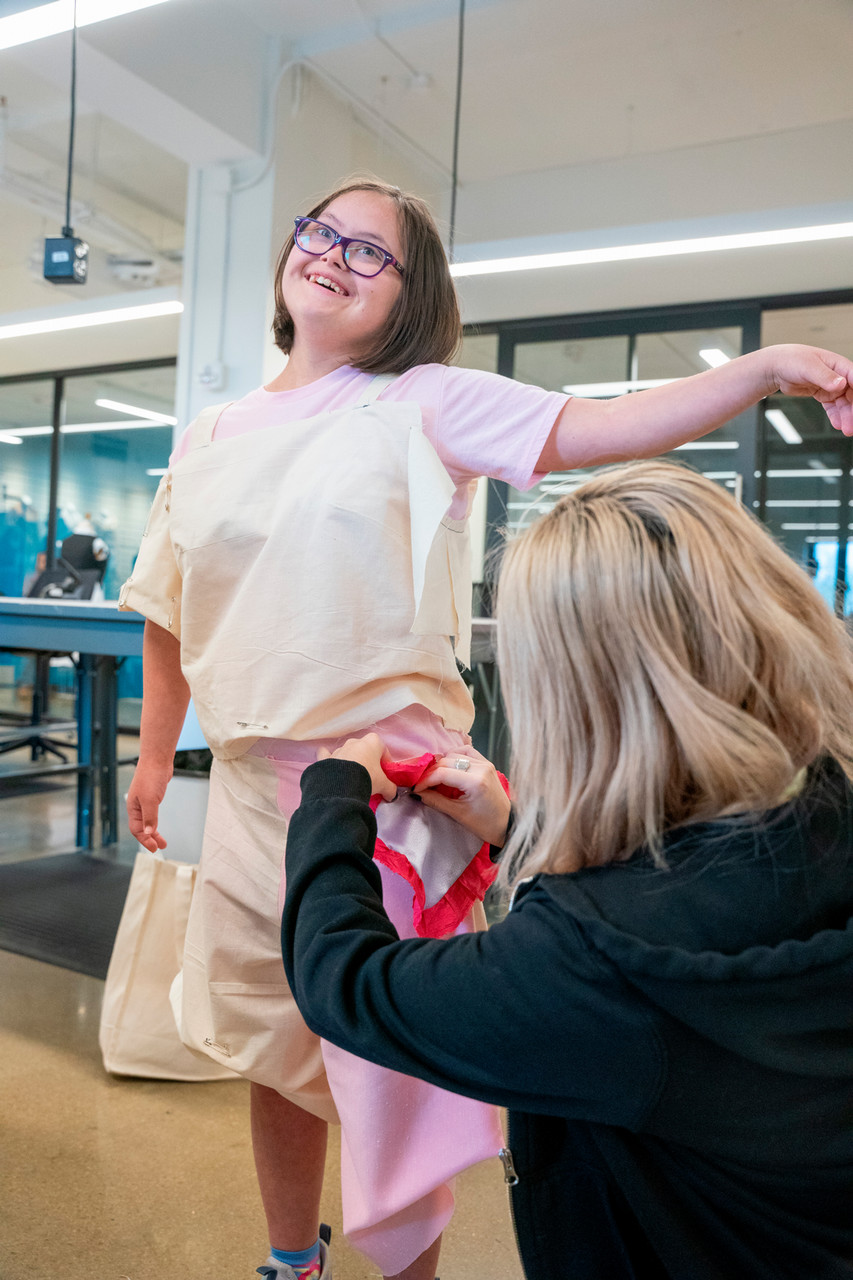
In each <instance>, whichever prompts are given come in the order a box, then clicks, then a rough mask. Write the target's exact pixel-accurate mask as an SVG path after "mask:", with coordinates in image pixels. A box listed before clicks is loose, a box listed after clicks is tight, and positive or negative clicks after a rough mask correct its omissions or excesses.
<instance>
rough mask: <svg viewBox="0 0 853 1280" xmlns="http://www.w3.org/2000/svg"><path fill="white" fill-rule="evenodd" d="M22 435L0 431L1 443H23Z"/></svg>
mask: <svg viewBox="0 0 853 1280" xmlns="http://www.w3.org/2000/svg"><path fill="white" fill-rule="evenodd" d="M23 443H24V442H23V440H22V439H21V437H20V436H13V435H10V434H9V432H8V431H0V444H23Z"/></svg>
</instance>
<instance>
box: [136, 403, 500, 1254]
mask: <svg viewBox="0 0 853 1280" xmlns="http://www.w3.org/2000/svg"><path fill="white" fill-rule="evenodd" d="M386 384H387V379H375V380H374V382H373V383H372V384H371V387H370V388H369V394H368V396H367V397H366V398H365V399H363V400H362V401H361V402H360V403H359V404H358V405H356V406H354V407H353V408H351V409H347V410H342V411H336V412H333V413H326V414H320V415H318V416H316V417H314V418H311V419H307V420H300V421H297V422H292V423H283V424H282V425H281V426H279V427H275V428H268V429H263V430H258V431H256V432H252V433H249V434H246V435H242V436H239V437H233V438H228V439H224V440H221V441H217V440H215V439H214V438H213V432H214V426H215V422H216V419H217V417H218V414H219V412H220V410H218V409H216V410H208V411H205V413H204V414H202V415H201V416H200V418H199V419H197V420H196V423H195V424H193V426H192V427H191V428H190V430H191V431H192V433H193V434H192V438H191V443H190V449H189V452H188V453H187V454H186V455H185V456H184V457H183V458H182V459H181V460H180V461H179V462H178V463H176V465H175V467H174V468H173V469H172V471H171V472H170V473H169V474H168V475H167V476H166V477H164V479H163V482H162V484H161V486H160V489H159V490H158V494H157V497H156V499H155V503H154V507H153V508H152V515H151V519H150V520H149V524H148V527H147V529H146V535H145V537H144V538H143V544H142V548H141V550H140V554H139V558H138V560H137V564H136V566H135V568H134V571H133V575H132V577H131V578H130V579H129V580H128V583H127V584H125V588H124V590H123V593H122V597H121V603H122V605H123V606H124V607H126V608H136V609H138V610H139V611H140V612H142V613H144V614H146V616H147V617H149V618H150V619H151V620H152V621H154V622H156V623H158V625H160V626H163V627H167V628H168V629H170V630H171V631H172V632H173V634H175V635H176V637H179V638H180V641H181V656H182V664H183V668H184V672H185V675H186V677H187V680H188V683H189V685H190V689H191V691H192V695H193V700H194V704H195V706H196V709H197V712H198V716H199V721H200V723H201V726H202V728H203V730H204V732H205V736H206V737H207V739H208V742H209V743H210V746H211V748H212V750H213V752H214V755H215V756H216V760H215V761H214V767H213V770H212V773H211V792H210V805H209V810H208V818H207V823H206V829H205V846H204V851H203V854H202V860H201V865H200V869H199V878H198V883H197V887H196V893H195V895H194V898H193V906H192V912H191V916H190V922H189V926H188V930H187V942H186V948H185V953H184V965H183V971H182V975H181V976H180V977H179V979H178V980H177V982H176V985H175V988H174V989H173V1002H174V1004H175V1008H176V1014H177V1017H178V1020H179V1023H180V1026H181V1032H182V1037H183V1038H184V1040H185V1042H186V1043H187V1044H188V1045H189V1046H190V1047H192V1048H193V1049H194V1050H196V1051H198V1050H201V1051H204V1052H206V1053H208V1054H209V1055H210V1056H211V1057H213V1058H214V1060H216V1061H219V1062H221V1063H223V1064H225V1065H228V1066H229V1067H231V1068H232V1069H235V1070H237V1071H238V1072H240V1073H241V1074H244V1075H246V1076H247V1077H248V1078H250V1079H252V1080H256V1081H258V1082H260V1083H263V1084H267V1085H269V1086H270V1087H272V1088H275V1089H277V1090H278V1091H279V1092H281V1093H282V1094H284V1095H285V1096H288V1097H290V1098H291V1099H292V1100H293V1101H295V1102H297V1103H298V1104H299V1105H300V1106H302V1107H304V1108H305V1109H306V1110H308V1111H311V1112H313V1113H314V1114H317V1115H320V1116H323V1117H324V1118H326V1119H330V1120H334V1119H335V1118H336V1115H337V1114H338V1113H340V1119H341V1122H342V1125H343V1131H344V1141H343V1143H342V1151H343V1167H342V1183H343V1205H344V1229H345V1231H347V1233H348V1234H350V1235H351V1237H352V1238H353V1240H354V1243H356V1244H357V1247H359V1248H361V1249H362V1250H363V1251H364V1252H365V1253H366V1254H367V1255H368V1256H369V1257H371V1258H372V1259H373V1260H374V1261H375V1262H376V1263H377V1265H378V1266H380V1267H381V1268H382V1270H383V1271H384V1272H385V1273H386V1274H395V1273H397V1272H399V1271H401V1270H403V1269H404V1268H405V1267H406V1266H407V1265H409V1263H410V1262H412V1261H413V1260H414V1258H415V1257H417V1256H418V1255H419V1254H420V1253H422V1252H423V1250H424V1249H425V1248H426V1247H427V1246H428V1245H429V1244H430V1243H431V1241H432V1240H433V1239H434V1238H435V1236H436V1235H438V1234H439V1232H440V1231H441V1230H442V1229H443V1227H444V1225H445V1224H446V1222H447V1220H448V1218H449V1217H450V1214H451V1212H452V1204H453V1196H452V1190H451V1187H450V1185H449V1180H450V1179H452V1177H453V1175H454V1174H455V1173H457V1172H458V1171H460V1170H461V1169H464V1168H466V1167H468V1166H469V1165H471V1164H473V1163H476V1162H477V1161H479V1160H483V1159H486V1158H488V1157H490V1156H494V1155H496V1154H497V1152H498V1150H499V1149H500V1147H501V1145H502V1136H501V1131H500V1126H499V1123H498V1119H497V1113H496V1112H495V1110H494V1109H493V1108H490V1107H486V1106H484V1105H483V1104H481V1103H475V1102H472V1101H471V1100H469V1099H462V1098H457V1097H455V1096H453V1095H450V1094H445V1093H442V1091H440V1090H437V1089H434V1088H432V1087H431V1086H425V1085H423V1084H421V1083H420V1082H417V1081H413V1080H410V1079H409V1078H408V1077H404V1076H397V1075H396V1073H389V1072H385V1071H383V1070H382V1069H381V1068H378V1067H374V1066H372V1065H371V1064H368V1063H363V1062H361V1061H360V1060H358V1059H352V1058H350V1055H344V1054H342V1053H341V1051H338V1050H333V1049H332V1047H331V1046H324V1050H325V1052H324V1051H323V1050H321V1045H320V1042H319V1041H318V1040H317V1038H316V1037H315V1036H313V1035H312V1034H311V1033H310V1032H309V1031H308V1029H307V1028H306V1027H305V1024H304V1023H303V1021H302V1019H301V1017H300V1015H299V1013H298V1010H297V1009H296V1006H295V1003H294V1001H293V998H292V996H291V994H290V992H289V990H288V988H287V985H286V982H285V978H284V970H283V966H282V962H281V953H280V937H279V912H278V910H277V891H278V884H279V877H280V867H281V862H282V859H283V853H284V843H285V831H286V821H285V817H284V816H282V810H284V811H285V812H287V811H289V810H290V809H291V808H292V803H290V802H288V803H286V804H285V803H282V801H283V799H284V796H283V790H286V788H284V785H283V781H282V778H281V776H280V775H281V770H282V767H283V768H284V771H285V773H287V772H288V769H287V766H286V764H285V765H282V760H284V761H286V759H287V753H288V740H289V742H290V743H292V744H293V746H294V747H298V748H300V749H301V752H304V751H305V750H306V748H307V747H308V744H309V743H313V742H315V741H316V740H317V739H326V740H327V741H328V739H329V738H342V737H345V736H347V735H349V734H352V733H359V732H363V731H364V730H365V729H366V728H367V727H369V726H370V725H372V724H375V723H376V722H377V721H381V720H384V719H386V718H387V717H391V716H396V715H398V713H401V712H405V709H406V708H414V709H415V710H417V709H418V707H420V708H426V709H427V710H428V711H429V712H430V713H431V714H432V715H433V716H434V717H438V721H437V722H436V723H438V724H439V726H440V722H441V721H443V725H444V728H443V730H442V732H441V740H439V741H425V742H423V743H422V744H421V743H420V742H419V741H417V742H413V744H412V749H409V748H408V747H407V750H406V754H412V753H414V754H418V753H419V751H420V750H429V749H437V750H440V751H444V750H449V749H451V746H450V745H449V744H451V743H452V744H453V746H455V745H456V744H457V743H460V742H464V739H463V738H462V736H461V735H462V734H463V733H464V732H466V731H467V730H468V728H469V727H470V724H471V721H472V719H473V705H472V703H471V700H470V696H469V694H468V691H467V688H466V686H465V683H464V681H463V680H462V679H461V677H460V675H459V673H458V669H457V666H456V661H455V657H454V649H453V645H452V643H451V637H455V638H456V644H457V651H458V652H459V653H460V655H461V654H463V653H464V654H465V655H466V656H467V644H468V635H469V631H470V596H471V583H470V568H469V567H468V559H467V534H466V529H465V522H464V521H452V520H450V519H448V518H447V516H446V512H447V510H448V506H449V504H450V501H451V498H452V496H453V492H454V486H453V483H452V481H451V480H450V477H449V476H448V475H447V472H446V471H445V469H444V467H443V464H442V463H441V461H440V459H439V458H438V456H437V454H436V453H435V451H434V449H433V447H432V445H431V444H430V443H429V442H428V441H427V440H426V438H425V436H424V434H423V431H422V427H421V419H420V410H419V407H418V406H417V405H416V404H410V403H405V404H404V403H397V404H393V403H387V404H386V403H383V402H382V401H381V400H380V401H376V396H377V395H378V394H379V393H380V392H381V390H382V388H383V386H384V385H386ZM400 718H401V719H403V718H404V717H400ZM416 719H417V717H416ZM282 740H284V741H282ZM273 748H274V749H275V750H273ZM267 749H268V751H269V754H270V755H271V756H272V755H274V756H276V757H277V759H276V761H275V764H273V762H272V761H271V760H270V759H267V758H265V756H266V754H267ZM314 754H315V753H314V752H313V751H310V750H309V751H308V756H309V758H314ZM301 760H302V765H304V763H305V756H304V754H302V755H301ZM298 772H299V770H298V769H297V778H298ZM277 790H278V799H277V798H276V792H277ZM383 873H384V876H385V878H386V879H387V899H388V903H389V910H390V909H392V907H393V915H392V918H393V919H394V920H395V923H396V924H397V926H398V928H399V929H400V931H401V933H402V934H403V936H406V935H407V933H411V896H412V895H411V890H410V888H409V886H408V885H406V884H405V882H404V881H403V880H402V879H401V878H400V877H399V876H393V875H392V874H391V873H390V872H384V869H383ZM394 882H396V883H394ZM482 921H483V913H482V908H481V906H480V904H477V910H476V911H475V912H472V915H471V917H469V920H468V921H467V922H465V924H464V925H462V926H460V931H468V930H470V929H471V928H474V927H477V925H478V924H479V923H480V922H482ZM327 1075H328V1079H327ZM329 1080H331V1082H332V1087H331V1090H330V1087H329ZM336 1104H337V1105H336Z"/></svg>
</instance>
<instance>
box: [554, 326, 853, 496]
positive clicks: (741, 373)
mask: <svg viewBox="0 0 853 1280" xmlns="http://www.w3.org/2000/svg"><path fill="white" fill-rule="evenodd" d="M774 391H783V392H784V393H785V394H786V395H789V396H813V397H814V399H815V400H817V401H819V402H820V404H822V405H823V406H824V408H825V410H826V413H827V416H828V417H829V420H830V422H831V423H832V426H833V427H834V428H835V429H836V430H837V431H841V432H843V434H844V435H846V436H850V435H853V361H851V360H848V359H846V357H844V356H840V355H836V354H835V353H834V352H832V351H824V350H821V349H820V348H818V347H806V346H800V345H797V344H786V345H784V346H775V347H765V348H764V349H763V350H761V351H751V352H750V353H749V354H748V355H745V356H739V357H738V359H737V360H731V361H729V363H728V364H724V365H721V366H720V367H719V368H716V369H707V370H705V372H704V373H697V374H695V375H694V376H693V377H691V378H679V379H678V380H677V381H675V382H670V383H667V384H666V385H665V386H662V387H650V388H649V389H648V390H646V391H638V392H636V393H634V394H632V395H625V396H618V397H617V398H616V399H614V400H583V399H579V398H576V399H572V400H570V401H569V402H568V404H567V405H566V406H565V408H564V409H563V410H562V412H561V413H560V414H559V416H558V418H557V421H556V422H555V424H554V429H553V430H552V432H551V434H550V436H549V437H548V440H547V442H546V444H545V448H544V449H543V450H542V453H541V455H540V458H539V463H538V466H537V470H539V471H561V470H568V469H571V468H573V467H586V466H596V465H598V464H600V463H605V462H621V461H624V460H626V459H628V458H651V457H655V456H656V455H657V454H660V453H666V452H668V450H670V449H674V448H675V447H676V446H677V445H679V444H684V442H685V441H687V440H695V439H697V438H698V437H699V436H703V435H705V434H706V433H707V432H709V431H713V430H715V428H717V427H719V426H722V424H723V423H724V422H728V421H729V420H730V419H731V418H734V417H736V416H737V414H739V413H741V412H743V410H744V409H748V408H749V406H750V405H752V404H756V403H757V402H758V401H759V400H762V399H764V397H765V396H769V395H772V394H773V392H774Z"/></svg>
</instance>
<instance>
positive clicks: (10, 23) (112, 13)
mask: <svg viewBox="0 0 853 1280" xmlns="http://www.w3.org/2000/svg"><path fill="white" fill-rule="evenodd" d="M163 2H164V0H77V26H78V27H88V26H91V24H92V23H93V22H103V21H104V20H105V19H107V18H117V17H119V16H120V15H121V14H123V13H134V12H135V11H136V10H137V9H150V8H151V6H152V5H155V4H163ZM73 26H74V0H53V3H52V4H41V5H38V6H37V7H36V8H34V9H25V10H24V11H23V12H22V13H12V14H10V15H9V16H8V17H7V18H0V49H13V48H14V47H15V46H16V45H19V44H29V43H30V41H31V40H41V39H43V38H44V37H45V36H56V35H59V34H60V33H61V32H63V31H71V30H72V28H73Z"/></svg>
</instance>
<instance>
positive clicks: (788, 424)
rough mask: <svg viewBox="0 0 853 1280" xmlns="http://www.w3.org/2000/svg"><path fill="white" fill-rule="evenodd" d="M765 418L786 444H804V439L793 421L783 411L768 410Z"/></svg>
mask: <svg viewBox="0 0 853 1280" xmlns="http://www.w3.org/2000/svg"><path fill="white" fill-rule="evenodd" d="M764 416H765V418H766V419H767V421H768V422H769V423H770V425H771V427H773V428H774V429H775V430H776V431H778V433H779V435H780V436H781V437H782V439H783V440H784V441H785V444H802V443H803V437H802V436H801V435H800V433H799V431H798V430H797V428H796V427H795V426H794V424H793V422H792V421H791V419H790V418H789V417H788V415H787V414H786V413H783V412H782V410H781V409H767V410H766V411H765V413H764Z"/></svg>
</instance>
